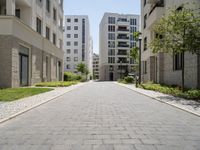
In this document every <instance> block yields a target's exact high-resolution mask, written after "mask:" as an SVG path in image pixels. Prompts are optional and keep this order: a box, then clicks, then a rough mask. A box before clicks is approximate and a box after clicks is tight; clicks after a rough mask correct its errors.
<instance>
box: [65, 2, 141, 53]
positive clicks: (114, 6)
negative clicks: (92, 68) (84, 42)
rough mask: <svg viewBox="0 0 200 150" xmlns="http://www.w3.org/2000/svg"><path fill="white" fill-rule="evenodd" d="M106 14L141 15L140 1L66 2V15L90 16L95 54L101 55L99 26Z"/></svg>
mask: <svg viewBox="0 0 200 150" xmlns="http://www.w3.org/2000/svg"><path fill="white" fill-rule="evenodd" d="M105 12H112V13H120V14H140V0H64V14H65V15H88V16H89V22H90V33H91V36H92V38H93V51H94V52H95V53H99V24H100V22H101V19H102V17H103V14H104V13H105Z"/></svg>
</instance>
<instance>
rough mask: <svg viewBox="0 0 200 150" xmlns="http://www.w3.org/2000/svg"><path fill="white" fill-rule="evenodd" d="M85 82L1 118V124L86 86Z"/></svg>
mask: <svg viewBox="0 0 200 150" xmlns="http://www.w3.org/2000/svg"><path fill="white" fill-rule="evenodd" d="M85 84H87V82H86V83H79V84H77V85H78V86H77V87H74V88H73V89H70V90H68V91H66V92H64V93H62V94H60V95H57V96H54V97H52V98H50V99H48V100H46V101H44V102H41V103H38V104H36V105H33V106H32V107H29V108H27V109H24V110H22V111H19V112H18V113H15V114H13V115H11V116H9V117H6V118H4V119H1V120H0V124H1V123H4V122H6V121H8V120H11V119H13V118H15V117H17V116H20V115H22V114H24V113H26V112H28V111H30V110H32V109H34V108H37V107H39V106H41V105H43V104H45V103H48V102H50V101H53V100H55V99H56V98H58V97H61V96H63V95H64V94H66V93H69V92H71V91H73V90H75V89H77V88H80V87H82V86H84V85H85Z"/></svg>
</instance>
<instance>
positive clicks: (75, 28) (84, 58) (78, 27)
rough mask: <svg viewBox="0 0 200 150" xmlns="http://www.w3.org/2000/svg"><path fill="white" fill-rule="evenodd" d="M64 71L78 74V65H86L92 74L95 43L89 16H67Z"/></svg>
mask: <svg viewBox="0 0 200 150" xmlns="http://www.w3.org/2000/svg"><path fill="white" fill-rule="evenodd" d="M64 51H65V55H64V62H65V66H64V70H65V71H70V72H74V73H77V69H76V67H77V64H79V63H84V64H86V66H87V67H88V69H89V72H90V73H91V74H92V53H93V42H92V38H91V36H90V25H89V18H88V16H84V15H67V16H65V32H64Z"/></svg>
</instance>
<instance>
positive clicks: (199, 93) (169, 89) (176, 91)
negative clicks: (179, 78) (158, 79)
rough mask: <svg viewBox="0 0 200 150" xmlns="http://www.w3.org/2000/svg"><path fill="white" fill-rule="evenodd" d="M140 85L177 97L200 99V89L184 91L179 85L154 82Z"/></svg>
mask: <svg viewBox="0 0 200 150" xmlns="http://www.w3.org/2000/svg"><path fill="white" fill-rule="evenodd" d="M139 87H140V88H143V89H146V90H153V91H158V92H161V93H165V94H170V95H173V96H176V97H182V98H185V99H193V100H198V101H200V90H197V89H187V90H186V91H185V92H182V91H181V89H180V88H179V87H173V86H167V85H161V84H153V83H147V84H141V85H139Z"/></svg>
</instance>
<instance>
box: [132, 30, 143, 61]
mask: <svg viewBox="0 0 200 150" xmlns="http://www.w3.org/2000/svg"><path fill="white" fill-rule="evenodd" d="M140 35H141V33H140V32H134V33H133V37H134V39H135V41H136V42H138V41H139V37H140ZM139 49H140V48H139V47H138V46H137V45H135V46H134V47H133V48H132V49H131V51H130V56H131V57H132V58H133V59H134V60H135V62H136V63H137V64H138V63H139Z"/></svg>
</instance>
